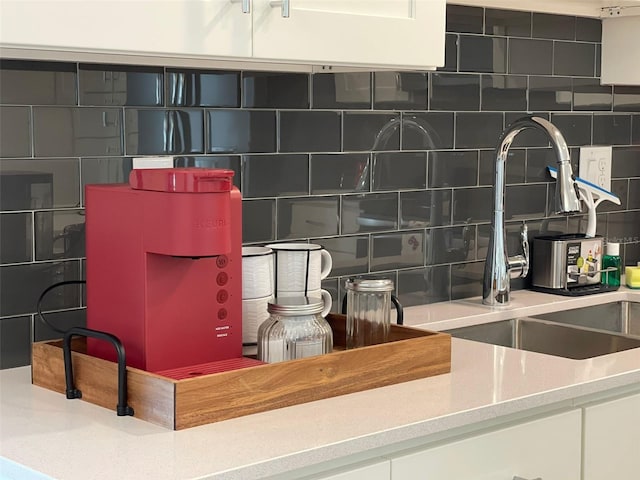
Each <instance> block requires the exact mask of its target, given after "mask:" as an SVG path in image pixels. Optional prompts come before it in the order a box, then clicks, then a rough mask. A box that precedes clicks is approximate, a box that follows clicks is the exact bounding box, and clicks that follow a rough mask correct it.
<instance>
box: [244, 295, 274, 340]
mask: <svg viewBox="0 0 640 480" xmlns="http://www.w3.org/2000/svg"><path fill="white" fill-rule="evenodd" d="M272 298H273V297H272V296H271V295H269V296H267V297H262V298H248V299H244V300H242V343H256V342H257V341H258V327H259V326H260V324H261V323H262V322H264V321H265V320H266V319H267V318H269V312H268V311H267V306H268V304H269V301H270V300H271V299H272Z"/></svg>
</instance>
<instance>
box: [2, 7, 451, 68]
mask: <svg viewBox="0 0 640 480" xmlns="http://www.w3.org/2000/svg"><path fill="white" fill-rule="evenodd" d="M445 8H446V2H445V0H373V1H372V0H282V1H281V2H274V1H273V0H134V1H131V0H82V1H80V0H0V46H1V47H2V48H3V51H2V54H3V56H5V57H7V56H9V57H19V56H20V53H21V52H22V53H25V52H26V53H29V55H27V56H26V57H25V58H42V59H54V60H55V59H60V60H69V59H71V60H73V59H75V58H76V57H73V53H76V54H82V56H80V55H78V58H79V59H80V60H81V61H91V59H92V58H91V57H90V56H89V57H87V54H95V55H96V61H97V60H99V56H100V55H113V56H116V57H119V59H118V61H120V59H122V58H124V60H122V61H126V56H131V55H135V56H136V57H162V58H163V61H164V62H166V64H167V65H171V64H172V63H171V60H172V59H174V60H177V59H179V60H180V62H179V63H180V64H185V59H187V60H188V59H191V60H193V61H192V62H191V64H193V66H206V65H209V66H215V65H214V64H212V63H211V61H212V60H213V61H216V60H217V61H242V62H246V61H249V62H267V63H271V62H280V63H281V64H283V65H284V64H288V65H294V64H295V65H303V66H306V68H307V69H310V68H311V67H310V66H311V65H323V66H324V65H337V66H355V67H365V68H374V67H381V68H397V69H411V70H426V69H432V68H434V67H436V66H441V65H442V64H443V63H444V39H445V34H444V30H445ZM38 52H39V53H38ZM109 60H113V59H107V61H109ZM197 61H200V62H201V63H198V62H197ZM205 62H206V63H205ZM187 64H188V62H187Z"/></svg>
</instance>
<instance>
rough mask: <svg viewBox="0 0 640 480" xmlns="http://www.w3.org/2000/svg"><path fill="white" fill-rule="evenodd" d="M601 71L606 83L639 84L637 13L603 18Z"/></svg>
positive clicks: (639, 56)
mask: <svg viewBox="0 0 640 480" xmlns="http://www.w3.org/2000/svg"><path fill="white" fill-rule="evenodd" d="M633 10H635V11H637V12H638V14H640V8H634V9H633ZM601 71H602V73H601V80H602V83H603V84H605V85H640V15H639V16H621V17H612V18H603V20H602V64H601Z"/></svg>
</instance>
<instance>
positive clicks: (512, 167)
mask: <svg viewBox="0 0 640 480" xmlns="http://www.w3.org/2000/svg"><path fill="white" fill-rule="evenodd" d="M525 158H526V151H525V150H518V149H515V148H510V149H509V154H508V155H507V162H506V166H505V170H506V175H505V179H506V181H507V184H511V183H524V181H525ZM495 164H496V153H495V151H494V150H481V151H480V169H479V172H478V184H479V185H493V184H494V180H495V179H494V175H495Z"/></svg>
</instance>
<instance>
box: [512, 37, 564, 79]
mask: <svg viewBox="0 0 640 480" xmlns="http://www.w3.org/2000/svg"><path fill="white" fill-rule="evenodd" d="M552 58H553V42H552V41H551V40H533V39H524V38H510V39H509V73H529V74H532V75H551V74H552V73H553V64H552Z"/></svg>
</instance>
